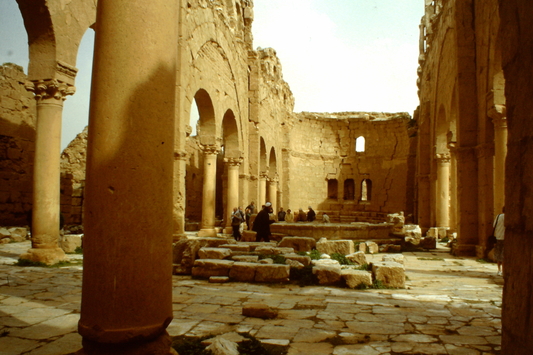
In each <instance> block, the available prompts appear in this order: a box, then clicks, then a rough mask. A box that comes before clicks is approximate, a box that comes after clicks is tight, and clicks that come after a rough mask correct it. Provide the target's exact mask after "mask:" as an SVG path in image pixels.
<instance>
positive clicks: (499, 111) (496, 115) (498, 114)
mask: <svg viewBox="0 0 533 355" xmlns="http://www.w3.org/2000/svg"><path fill="white" fill-rule="evenodd" d="M487 114H488V116H489V117H490V118H492V123H493V124H494V128H496V129H498V128H500V129H501V128H507V117H506V116H507V109H506V108H505V105H494V106H492V107H491V108H490V109H489V112H488V113H487Z"/></svg>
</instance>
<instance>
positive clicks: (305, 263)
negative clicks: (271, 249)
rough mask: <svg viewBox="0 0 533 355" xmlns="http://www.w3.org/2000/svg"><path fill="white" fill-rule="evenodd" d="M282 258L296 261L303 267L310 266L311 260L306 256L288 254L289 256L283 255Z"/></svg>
mask: <svg viewBox="0 0 533 355" xmlns="http://www.w3.org/2000/svg"><path fill="white" fill-rule="evenodd" d="M283 256H284V257H285V259H287V260H294V261H297V262H299V263H300V264H302V265H303V266H309V265H311V258H310V257H309V256H306V255H298V254H294V253H290V254H285V255H283Z"/></svg>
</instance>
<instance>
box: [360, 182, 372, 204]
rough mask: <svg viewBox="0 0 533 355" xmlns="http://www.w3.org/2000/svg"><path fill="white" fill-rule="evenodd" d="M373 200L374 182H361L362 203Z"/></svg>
mask: <svg viewBox="0 0 533 355" xmlns="http://www.w3.org/2000/svg"><path fill="white" fill-rule="evenodd" d="M371 199H372V180H370V179H363V181H361V201H370V200H371Z"/></svg>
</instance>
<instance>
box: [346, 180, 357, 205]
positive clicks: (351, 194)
mask: <svg viewBox="0 0 533 355" xmlns="http://www.w3.org/2000/svg"><path fill="white" fill-rule="evenodd" d="M344 199H345V200H355V185H354V182H353V179H346V180H344Z"/></svg>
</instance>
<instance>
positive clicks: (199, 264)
mask: <svg viewBox="0 0 533 355" xmlns="http://www.w3.org/2000/svg"><path fill="white" fill-rule="evenodd" d="M234 263H235V262H234V261H232V260H213V259H197V260H196V261H195V262H194V267H193V268H192V275H193V276H195V277H201V278H209V277H211V276H228V275H229V271H230V269H231V267H232V266H233V264H234Z"/></svg>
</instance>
